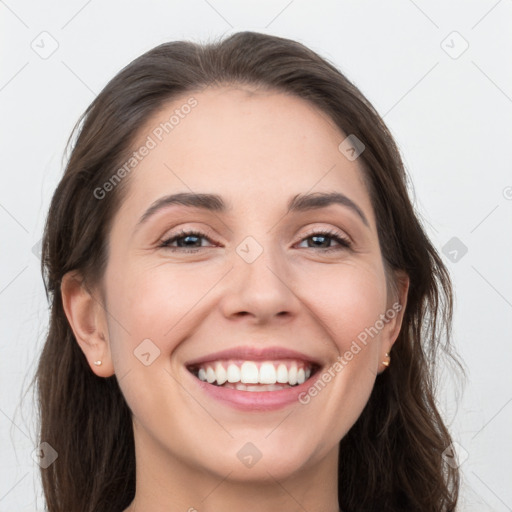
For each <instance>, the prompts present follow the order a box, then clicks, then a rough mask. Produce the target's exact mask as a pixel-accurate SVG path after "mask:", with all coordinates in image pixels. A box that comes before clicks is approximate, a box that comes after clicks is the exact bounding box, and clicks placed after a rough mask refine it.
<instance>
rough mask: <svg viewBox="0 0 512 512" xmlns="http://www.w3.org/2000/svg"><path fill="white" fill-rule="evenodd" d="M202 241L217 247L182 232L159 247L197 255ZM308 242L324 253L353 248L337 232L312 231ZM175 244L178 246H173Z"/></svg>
mask: <svg viewBox="0 0 512 512" xmlns="http://www.w3.org/2000/svg"><path fill="white" fill-rule="evenodd" d="M202 239H204V240H207V241H208V242H210V243H212V244H213V245H215V244H214V242H212V240H211V239H210V238H209V237H207V236H206V235H205V234H204V233H201V232H200V231H194V230H189V231H187V230H181V231H180V232H179V233H176V234H174V235H172V236H171V237H170V238H167V239H165V240H162V242H160V244H159V245H158V247H160V248H166V249H169V250H171V251H173V252H174V251H180V252H185V253H195V252H198V251H200V250H201V249H203V248H205V246H204V245H202V243H201V241H202ZM308 240H311V241H312V245H309V244H308V246H307V247H306V248H307V249H314V248H317V249H320V250H321V251H322V252H330V251H339V250H343V249H350V248H351V247H352V242H351V241H350V240H349V239H348V238H347V237H345V236H344V235H342V234H341V233H338V232H337V231H330V230H323V231H312V232H310V233H308V235H307V236H306V237H303V238H302V239H301V242H302V241H308ZM331 241H335V242H336V244H337V245H335V246H331V245H330V242H331ZM175 243H176V245H173V244H175ZM326 244H327V245H326Z"/></svg>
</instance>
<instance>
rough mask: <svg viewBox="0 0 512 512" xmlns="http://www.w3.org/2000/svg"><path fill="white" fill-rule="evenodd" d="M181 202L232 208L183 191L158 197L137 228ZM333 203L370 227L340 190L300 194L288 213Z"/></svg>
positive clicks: (209, 196) (214, 196) (211, 208)
mask: <svg viewBox="0 0 512 512" xmlns="http://www.w3.org/2000/svg"><path fill="white" fill-rule="evenodd" d="M175 204H179V205H182V206H187V207H189V208H200V209H202V210H207V211H211V212H216V213H225V212H228V211H230V210H232V206H231V205H228V204H227V203H226V202H225V201H224V200H223V199H222V197H221V196H219V195H217V194H201V193H192V192H181V193H178V194H171V195H167V196H164V197H161V198H160V199H157V200H156V201H155V202H154V203H153V204H152V205H151V206H150V207H149V208H148V209H147V210H146V211H145V212H144V214H143V215H142V217H141V218H140V219H139V222H138V223H137V226H136V229H138V228H139V226H140V225H141V224H143V223H145V222H146V221H147V220H148V219H149V218H150V217H152V216H153V215H154V214H155V213H157V212H158V211H160V210H161V209H163V208H166V207H168V206H171V205H175ZM332 204H339V205H342V206H345V207H347V208H349V209H351V210H352V211H353V212H355V213H356V214H357V215H358V217H359V218H360V219H361V220H362V221H363V223H364V224H365V226H367V227H368V228H369V227H370V224H369V222H368V219H367V218H366V216H365V214H364V213H363V211H362V210H361V208H359V206H358V205H357V204H356V203H355V202H354V201H352V199H350V198H349V197H347V196H346V195H345V194H342V193H340V192H327V193H326V192H316V193H313V194H298V195H296V196H294V197H292V198H291V199H290V201H289V202H288V210H287V213H293V212H304V211H308V210H316V209H321V208H327V207H328V206H330V205H332Z"/></svg>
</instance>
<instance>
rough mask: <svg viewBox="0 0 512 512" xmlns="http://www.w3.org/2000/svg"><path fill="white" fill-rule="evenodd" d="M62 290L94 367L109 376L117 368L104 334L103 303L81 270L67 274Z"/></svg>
mask: <svg viewBox="0 0 512 512" xmlns="http://www.w3.org/2000/svg"><path fill="white" fill-rule="evenodd" d="M60 289H61V295H62V306H63V308H64V312H65V314H66V317H67V319H68V322H69V325H70V327H71V329H72V331H73V334H74V335H75V339H76V342H77V343H78V345H79V346H80V348H81V349H82V352H83V353H84V355H85V357H86V359H87V361H88V363H89V366H90V367H91V370H92V371H93V372H94V373H95V374H96V375H98V376H99V377H110V376H111V375H113V374H114V369H113V365H112V360H111V357H110V346H109V343H108V340H107V339H106V338H107V336H106V334H105V333H107V332H108V330H107V323H106V314H105V309H104V307H103V305H102V304H101V302H100V300H99V299H98V298H96V297H95V296H94V295H93V292H91V291H90V290H89V289H88V287H87V286H86V284H85V283H84V280H83V278H82V276H81V275H80V274H79V273H78V272H74V271H73V272H68V273H67V274H66V275H64V277H63V278H62V282H61V287H60ZM98 361H101V364H97V362H98ZM95 362H96V363H95Z"/></svg>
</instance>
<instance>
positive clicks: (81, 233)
mask: <svg viewBox="0 0 512 512" xmlns="http://www.w3.org/2000/svg"><path fill="white" fill-rule="evenodd" d="M228 83H229V84H233V83H235V84H236V83H238V84H248V85H253V86H254V85H255V86H261V87H265V88H270V89H273V90H276V91H281V92H285V93H288V94H293V95H295V96H297V97H300V98H302V99H304V100H306V101H309V102H310V103H311V104H313V105H314V106H315V107H316V108H318V109H319V110H320V111H322V112H323V113H325V114H327V115H328V116H329V117H330V118H331V119H332V120H333V121H334V122H335V123H336V125H337V126H338V127H339V128H340V130H341V131H342V132H343V133H345V134H347V135H348V134H351V135H355V136H356V137H357V138H358V139H360V140H361V141H362V142H363V143H364V145H365V150H364V152H363V153H362V154H361V155H360V157H359V158H360V160H359V162H360V163H361V165H362V168H363V171H364V172H363V175H364V179H365V182H366V185H367V187H368V191H369V194H370V198H371V202H372V205H373V208H374V212H375V217H376V220H377V227H378V237H379V242H380V246H381V251H382V254H383V258H384V263H385V266H386V270H387V271H392V270H402V271H405V272H406V273H407V274H408V276H409V277H410V287H409V293H408V299H407V307H406V310H405V314H404V318H403V323H402V329H401V331H400V334H399V337H398V339H397V341H396V342H395V344H394V346H393V349H392V364H391V366H390V367H389V368H388V369H387V370H386V371H385V372H383V373H382V374H380V375H378V376H377V379H376V383H375V386H374V389H373V392H372V394H371V396H370V399H369V401H368V403H367V405H366V407H365V409H364V410H363V412H362V414H361V416H360V417H359V419H358V420H357V422H356V423H355V424H354V425H353V427H352V428H351V430H350V431H349V432H348V434H347V435H346V436H345V437H344V438H343V439H342V440H341V443H340V449H339V471H338V473H339V504H340V508H341V509H342V510H343V511H344V512H354V511H357V512H361V511H379V512H386V511H390V512H391V511H393V512H398V511H407V512H410V511H413V510H414V511H424V512H427V511H428V512H430V511H432V512H440V511H442V512H448V511H453V510H455V506H456V503H457V497H458V493H459V472H458V469H457V468H456V467H452V465H449V464H447V463H446V462H445V460H444V458H443V451H444V450H445V449H447V448H448V447H449V445H450V444H451V442H452V441H451V438H450V434H449V432H448V430H447V427H446V426H445V424H444V423H443V419H442V417H441V415H440V413H439V411H438V409H437V407H436V400H435V395H434V394H435V391H436V377H435V376H436V368H437V366H436V363H437V362H438V359H439V356H440V355H441V354H440V352H439V351H440V349H442V351H443V353H444V354H448V356H449V359H450V361H452V362H455V363H456V365H457V366H458V367H459V368H460V369H462V367H461V365H460V363H459V362H458V360H457V357H456V356H455V354H454V351H453V348H451V345H450V334H451V321H452V310H453V293H452V285H451V281H450V277H449V274H448V271H447V269H446V267H445V265H444V264H443V261H442V259H441V258H440V256H439V254H438V253H437V252H436V249H435V248H434V246H433V245H432V243H431V242H430V240H429V239H428V237H427V235H426V233H425V231H424V229H423V228H422V225H421V223H420V222H419V220H418V215H417V214H416V212H415V211H414V208H413V206H412V204H411V201H410V199H409V196H408V192H407V184H408V178H407V175H406V172H405V170H404V166H403V163H402V160H401V157H400V154H399V150H398V148H397V146H396V144H395V142H394V141H393V138H392V136H391V134H390V132H389V131H388V129H387V128H386V126H385V124H384V122H383V120H382V119H381V117H380V116H379V115H378V113H377V112H376V111H375V109H374V108H373V107H372V105H371V104H370V103H369V101H368V100H367V99H366V98H365V97H364V96H363V95H362V93H361V92H360V91H359V90H358V89H357V88H356V87H355V86H354V85H353V84H352V83H351V82H350V81H349V80H348V79H347V78H346V77H345V76H344V75H343V74H342V73H341V72H340V71H339V70H338V69H337V68H336V67H335V66H334V65H332V64H331V63H330V62H328V61H327V60H325V59H323V58H321V57H320V56H319V55H317V54H316V53H314V52H313V51H311V50H310V49H308V48H307V47H305V46H303V45H302V44H300V43H298V42H295V41H292V40H288V39H285V38H281V37H276V36H271V35H265V34H260V33H256V32H239V33H236V34H233V35H231V36H229V37H227V38H225V39H223V40H222V39H221V40H219V41H214V42H209V43H208V44H203V45H200V44H197V43H192V42H184V41H177V42H170V43H165V44H162V45H160V46H158V47H156V48H154V49H152V50H150V51H148V52H147V53H145V54H144V55H142V56H140V57H139V58H137V59H136V60H134V61H133V62H132V63H130V64H129V65H128V66H126V67H125V68H124V69H122V70H121V71H120V72H119V73H118V74H117V75H116V76H115V77H114V78H113V79H112V80H111V81H110V82H109V83H108V84H107V85H106V86H105V88H104V89H103V91H102V92H101V93H100V94H99V95H98V96H97V98H96V99H95V100H94V101H93V102H92V104H91V105H90V106H89V107H88V108H87V110H86V111H85V112H84V114H83V115H82V117H81V118H80V120H79V122H78V123H77V125H76V127H75V130H74V132H73V134H72V137H71V138H70V143H69V144H70V145H71V141H72V139H75V140H74V141H73V147H72V151H71V154H70V156H69V160H68V163H67V166H66V169H65V173H64V176H63V178H62V180H61V182H60V183H59V185H58V187H57V190H56V191H55V194H54V196H53V199H52V202H51V206H50V210H49V214H48V217H47V221H46V226H45V231H44V238H43V244H42V272H43V279H44V282H45V288H46V293H47V297H48V300H49V302H50V308H51V317H50V325H49V332H48V336H47V339H46V342H45V345H44V348H43V351H42V354H41V357H40V360H39V365H38V369H37V373H36V375H35V382H36V383H37V391H38V406H39V414H40V432H39V435H40V439H39V441H40V442H43V441H44V442H47V443H49V444H50V445H51V446H52V447H53V448H54V449H55V450H56V451H57V453H58V459H57V460H56V461H55V462H54V463H53V464H52V465H50V466H49V467H48V468H46V469H41V475H42V482H43V489H44V494H45V498H46V503H47V506H48V510H49V511H50V512H75V511H76V512H106V511H112V512H120V511H122V510H124V508H126V507H127V506H128V505H129V504H130V502H131V501H132V499H133V497H134V493H135V449H134V440H133V430H132V423H131V412H130V410H129V408H128V405H127V404H126V402H125V400H124V397H123V395H122V393H121V391H120V388H119V386H118V382H117V378H116V376H115V375H114V376H112V377H109V378H98V377H97V376H96V375H95V374H94V373H93V372H92V371H91V369H90V368H89V366H88V364H87V362H86V359H85V356H84V354H83V353H82V351H81V349H80V347H79V345H78V344H77V342H76V340H75V338H74V335H73V332H72V330H71V328H70V325H69V323H68V321H67V318H66V316H65V313H64V310H63V305H62V297H61V291H60V284H61V280H62V277H63V276H64V274H66V273H67V272H69V271H78V272H80V273H81V274H82V275H83V276H84V278H85V279H86V281H88V282H90V283H94V282H96V283H97V282H99V281H100V280H101V278H102V275H103V272H104V270H105V266H106V263H107V259H108V235H109V229H110V226H111V222H112V218H113V215H114V214H115V212H116V211H117V209H118V208H119V205H120V204H121V202H122V201H123V198H124V195H125V193H126V183H127V182H129V180H128V179H126V180H124V181H123V182H122V183H120V185H119V186H117V187H116V188H115V189H114V190H113V191H112V192H110V193H109V194H107V195H106V197H104V198H101V199H99V198H97V197H96V195H95V194H94V191H95V190H96V189H97V188H98V187H101V186H102V185H103V184H104V183H105V182H107V181H108V180H109V178H111V177H112V175H113V174H114V173H115V171H116V169H118V168H119V166H120V165H122V163H123V162H124V161H125V160H126V155H127V154H128V153H129V151H130V148H131V145H132V144H133V143H134V140H135V138H136V136H137V135H138V134H139V133H140V130H141V127H142V126H143V125H144V124H145V122H146V121H147V120H148V118H149V117H150V116H152V114H154V113H155V112H156V111H158V110H159V109H160V108H161V107H162V105H163V104H164V103H166V102H168V101H169V100H171V99H173V98H176V97H177V96H178V95H180V96H181V95H183V94H184V93H187V92H190V91H196V90H200V89H202V88H204V87H208V86H212V85H213V86H215V85H223V84H228ZM134 172H136V171H134ZM389 275H391V274H389ZM340 414H341V413H340Z"/></svg>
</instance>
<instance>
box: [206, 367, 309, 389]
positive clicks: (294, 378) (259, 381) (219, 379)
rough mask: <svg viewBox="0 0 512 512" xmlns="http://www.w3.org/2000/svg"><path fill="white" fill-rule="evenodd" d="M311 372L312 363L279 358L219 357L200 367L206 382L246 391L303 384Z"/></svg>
mask: <svg viewBox="0 0 512 512" xmlns="http://www.w3.org/2000/svg"><path fill="white" fill-rule="evenodd" d="M237 363H238V364H237ZM226 368H227V369H226ZM310 376H311V366H310V365H306V366H304V363H302V362H296V361H292V362H289V363H286V364H285V363H284V362H277V361H276V362H275V363H274V362H272V361H265V362H262V363H259V364H257V363H256V362H254V361H244V362H243V363H242V364H241V365H240V362H236V363H235V362H228V361H225V362H224V363H223V362H220V361H217V362H215V363H210V364H206V365H205V366H204V367H200V368H199V369H198V371H197V377H198V378H199V379H200V380H202V381H203V382H208V383H209V384H213V383H216V384H217V385H218V386H222V385H224V386H225V387H230V388H233V389H240V390H244V391H258V390H259V391H276V390H278V389H284V388H286V387H288V386H295V385H297V384H302V383H303V382H305V381H306V380H307V379H309V377H310ZM251 384H255V386H251ZM235 385H236V387H235Z"/></svg>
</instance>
